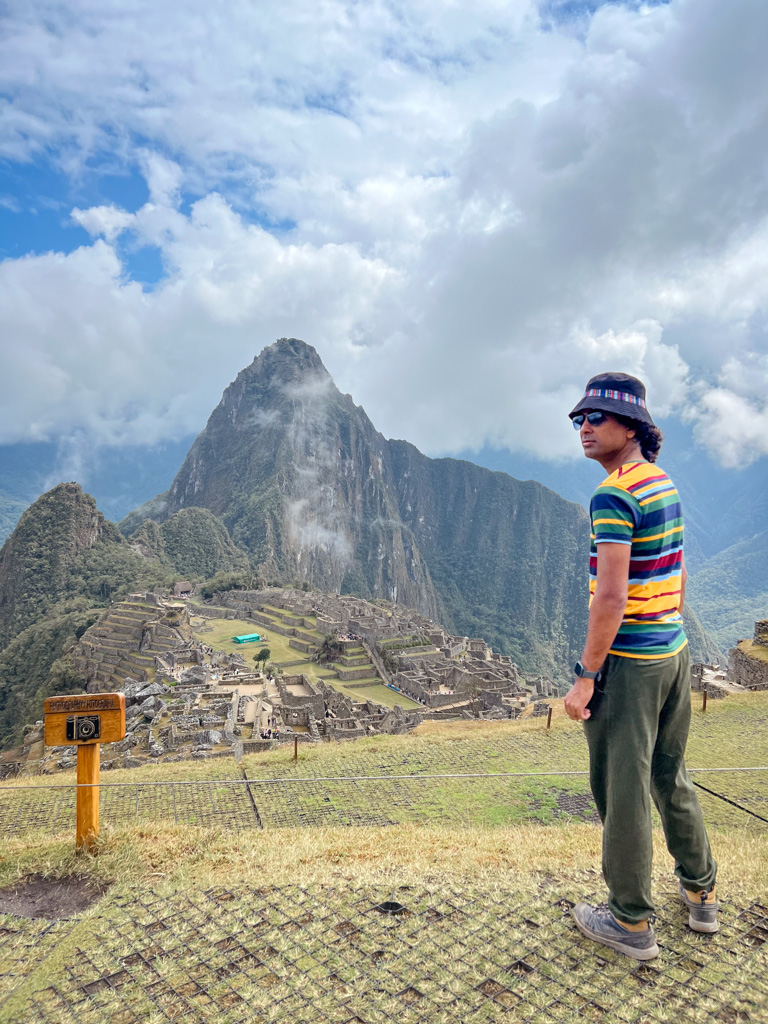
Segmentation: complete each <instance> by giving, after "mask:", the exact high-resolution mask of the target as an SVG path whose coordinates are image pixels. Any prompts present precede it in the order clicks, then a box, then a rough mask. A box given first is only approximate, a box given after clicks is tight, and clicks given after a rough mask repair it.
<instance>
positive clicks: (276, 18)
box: [0, 0, 768, 462]
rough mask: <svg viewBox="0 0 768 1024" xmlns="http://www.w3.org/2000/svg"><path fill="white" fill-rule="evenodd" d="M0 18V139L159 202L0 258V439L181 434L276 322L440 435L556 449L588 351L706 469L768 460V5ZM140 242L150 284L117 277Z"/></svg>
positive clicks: (416, 430) (142, 6) (372, 409)
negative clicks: (82, 239) (116, 172)
mask: <svg viewBox="0 0 768 1024" xmlns="http://www.w3.org/2000/svg"><path fill="white" fill-rule="evenodd" d="M552 7H553V5H551V4H550V5H548V8H552ZM554 9H555V10H557V6H556V5H554ZM7 13H8V17H7V18H6V24H7V26H8V29H7V32H6V34H5V36H4V38H3V40H0V91H1V92H3V93H4V94H5V95H6V96H7V97H8V99H7V100H6V101H5V107H4V115H5V116H4V118H3V122H4V124H5V126H6V127H5V129H3V132H2V133H0V154H4V155H5V156H6V157H7V158H9V159H11V160H14V159H16V160H21V159H40V158H41V154H43V153H48V154H53V156H52V158H54V157H55V158H56V159H58V160H59V162H60V165H61V166H65V167H66V168H67V169H68V170H69V172H70V173H71V174H72V175H73V176H74V177H77V176H78V175H80V174H81V173H82V172H83V168H84V166H85V164H86V161H90V163H91V165H93V163H94V162H98V160H99V159H105V158H108V159H109V161H110V163H111V165H116V166H118V167H119V166H127V167H133V168H135V167H138V168H139V169H140V170H141V172H142V174H143V175H144V177H145V179H146V181H147V186H148V190H149V193H150V198H149V201H148V202H147V203H146V204H145V205H144V206H143V207H142V208H141V209H139V210H123V209H120V208H119V207H117V206H115V205H104V204H103V202H101V201H99V202H94V204H93V206H91V207H90V208H77V209H75V210H74V211H73V212H72V216H73V218H74V219H75V220H76V222H77V223H79V224H80V225H81V226H82V227H84V228H85V229H86V230H87V231H89V232H90V233H91V235H92V236H93V238H94V241H93V243H92V244H91V245H89V246H85V247H83V248H82V249H79V250H77V252H74V253H71V254H70V255H68V256H56V255H52V254H49V255H48V256H45V257H34V258H32V257H27V258H25V259H21V260H16V261H12V260H6V261H5V262H4V263H2V264H0V300H2V305H1V306H0V308H2V309H3V313H1V314H0V328H2V330H3V334H4V336H6V337H9V338H13V339H14V345H13V346H12V348H13V351H8V352H7V353H6V354H5V355H4V357H3V358H4V360H5V363H4V367H3V369H4V380H6V381H11V382H12V384H11V386H10V387H9V391H10V392H12V394H11V395H10V398H9V401H8V403H7V405H6V407H5V408H4V409H3V410H0V440H11V439H15V438H22V437H38V436H40V437H42V436H52V435H57V434H61V433H67V432H72V431H78V430H80V431H86V432H90V433H91V434H92V435H93V436H94V437H96V438H100V439H109V440H121V439H123V440H124V439H128V438H133V439H135V440H146V441H154V440H157V439H159V438H161V437H163V436H169V435H174V434H176V435H178V434H180V433H182V432H184V431H188V430H194V429H196V428H199V427H200V426H201V425H202V423H203V422H204V420H205V417H206V415H207V413H208V412H209V410H210V408H211V407H212V405H213V404H214V403H215V402H216V401H217V400H218V397H219V393H220V391H221V389H222V388H223V386H224V385H225V384H226V383H227V382H228V381H229V380H231V379H232V378H233V377H234V376H235V374H236V373H237V371H238V370H239V369H240V368H241V367H242V366H243V365H245V364H246V363H248V362H250V360H251V358H252V356H253V354H254V352H255V351H258V350H259V349H260V348H261V347H262V345H263V344H266V343H269V342H271V341H272V340H274V338H276V337H279V336H286V335H287V336H298V337H303V338H304V339H305V340H306V341H308V342H310V343H312V344H314V345H315V346H316V347H317V348H318V350H319V351H320V354H321V356H322V357H323V359H324V360H325V361H326V363H327V365H328V368H329V370H330V371H331V372H332V373H333V375H334V377H335V379H336V380H337V383H338V384H339V386H340V387H341V388H342V390H345V391H350V392H351V393H352V394H353V396H354V398H355V400H356V401H357V402H362V403H363V404H364V405H365V407H366V409H367V411H368V412H369V413H370V415H371V417H372V419H373V420H374V422H375V423H376V425H377V426H378V427H379V428H380V429H381V430H382V431H383V432H385V433H387V434H389V435H398V436H405V437H407V438H408V439H409V440H412V441H413V442H414V443H416V444H418V445H419V446H420V447H422V448H423V449H425V450H427V451H430V452H432V453H443V452H450V451H454V450H457V449H463V448H467V447H474V446H479V445H481V444H482V443H483V442H485V441H490V442H491V443H494V444H500V445H507V446H509V447H511V448H519V449H523V450H527V451H531V452H534V453H537V454H541V455H548V454H549V455H558V454H562V453H566V452H572V451H573V444H572V440H573V439H572V432H571V431H570V428H569V426H568V422H567V419H566V413H567V411H568V409H569V408H570V407H571V404H572V403H573V402H575V401H576V399H577V398H578V397H579V395H580V393H581V389H582V388H583V385H584V383H585V382H586V380H587V378H588V377H590V376H591V375H593V374H594V373H598V372H601V371H604V370H606V369H622V370H625V371H628V372H635V373H637V374H639V375H640V376H642V377H643V378H644V379H645V380H646V383H647V385H648V393H649V402H650V405H651V409H652V411H653V412H654V413H655V415H657V416H659V415H665V414H672V415H687V416H689V417H693V418H697V417H698V418H699V422H698V427H697V432H698V433H697V436H698V438H699V440H700V441H701V443H703V444H706V445H707V446H708V447H710V448H711V449H712V450H713V451H715V452H716V453H718V454H719V455H720V457H721V458H722V459H723V460H725V461H731V462H733V461H734V459H735V458H736V455H735V454H734V453H735V452H736V451H737V450H738V451H739V452H740V453H741V454H740V455H739V456H738V461H741V462H744V461H748V460H749V459H750V458H753V457H756V456H758V455H760V454H762V453H764V452H765V443H764V442H763V441H762V440H761V434H760V430H761V425H762V424H763V420H762V419H761V417H763V416H764V406H763V404H762V403H763V401H764V399H763V397H762V395H761V393H760V392H759V390H758V388H757V386H756V385H755V381H756V380H762V379H763V378H761V377H760V375H759V374H758V373H756V367H758V368H762V367H763V365H764V364H763V363H762V362H760V360H761V359H765V358H766V352H767V351H768V342H767V341H766V323H768V319H767V318H766V317H767V313H768V283H767V282H768V265H766V264H767V262H768V257H766V253H768V188H767V187H766V185H765V180H764V175H763V173H762V168H764V166H765V164H766V160H768V137H766V133H765V131H764V124H765V119H766V115H768V68H766V64H765V60H764V55H763V53H762V48H761V46H760V43H759V41H760V40H761V39H763V38H765V35H766V33H768V5H765V4H764V3H763V0H730V2H729V3H728V4H723V3H722V2H721V0H672V2H671V3H670V4H661V5H653V6H644V5H639V4H636V3H626V4H621V3H612V4H607V5H604V6H602V7H600V8H599V10H598V11H597V12H596V13H595V14H594V15H593V16H591V17H590V16H588V15H584V17H583V18H581V19H580V20H579V22H578V24H577V25H575V26H573V25H570V24H568V25H558V24H557V23H555V24H551V23H549V21H547V19H544V20H542V18H541V17H540V15H539V7H538V5H537V4H536V3H535V2H534V0H517V2H500V0H499V2H497V0H478V2H477V3H473V4H472V5H469V4H466V3H460V2H449V0H421V2H420V3H418V4H412V3H406V2H405V0H372V2H371V3H366V4H356V3H352V2H346V0H328V2H326V3H323V4H317V3H313V2H310V0H286V2H281V3H277V2H271V3H267V4H266V5H264V4H262V5H258V7H257V6H254V5H247V4H235V5H230V6H229V7H228V8H227V15H226V17H222V15H221V12H220V11H218V9H217V8H216V7H215V6H211V5H210V4H205V3H203V2H202V0H192V2H191V3H186V4H185V5H184V7H183V9H182V8H180V7H179V6H178V5H177V4H176V3H174V2H171V3H168V4H163V5H157V4H150V3H149V2H148V0H126V2H125V3H123V4H121V5H120V6H119V9H118V8H116V7H115V6H114V5H106V4H104V3H102V2H99V0H83V2H79V3H77V4H74V5H67V6H66V7H64V6H61V7H59V6H56V5H55V4H53V5H48V6H46V9H45V17H43V14H42V11H41V10H38V8H37V7H36V6H35V5H33V6H32V7H29V6H28V5H22V4H21V3H20V0H15V2H13V3H11V4H10V6H9V9H8V12H7ZM545 21H546V22H547V23H546V24H545V23H544V22H545ZM189 193H193V194H196V195H198V196H199V197H200V198H199V200H198V201H197V202H196V203H195V204H194V205H193V206H192V208H191V209H188V207H187V206H186V205H184V204H183V202H182V197H183V196H184V195H188V194H189ZM83 205H84V204H82V203H81V204H80V207H83ZM271 225H277V226H271ZM143 245H149V246H156V247H158V249H159V251H160V254H161V257H162V265H163V267H164V268H165V270H166V275H167V276H166V277H165V278H163V280H162V281H161V282H160V283H159V284H158V285H157V286H156V287H155V288H154V289H153V290H151V291H148V290H147V291H145V290H142V289H141V288H140V287H139V286H138V285H136V284H135V283H133V282H132V281H131V280H130V279H129V275H128V273H127V269H126V266H125V265H123V263H122V262H121V253H122V252H124V251H133V250H134V249H136V248H137V247H140V246H143ZM760 372H762V369H761V370H760ZM760 386H762V384H761V385H760ZM726 421H728V423H729V424H730V425H728V426H725V425H724V424H726ZM715 428H717V429H715ZM718 431H719V433H718ZM731 434H732V435H733V441H732V442H731V441H728V440H727V438H728V437H730V436H731Z"/></svg>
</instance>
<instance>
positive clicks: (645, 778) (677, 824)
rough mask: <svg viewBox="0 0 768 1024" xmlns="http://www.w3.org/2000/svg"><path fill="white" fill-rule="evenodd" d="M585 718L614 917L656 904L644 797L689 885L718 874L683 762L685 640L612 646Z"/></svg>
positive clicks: (646, 913)
mask: <svg viewBox="0 0 768 1024" xmlns="http://www.w3.org/2000/svg"><path fill="white" fill-rule="evenodd" d="M590 707H591V709H592V717H591V718H588V719H587V720H586V721H585V722H584V730H585V732H586V736H587V744H588V746H589V766H590V767H589V774H590V783H591V786H592V795H593V796H594V798H595V803H596V804H597V809H598V811H599V813H600V819H601V821H602V823H603V875H604V877H605V881H606V884H607V885H608V890H609V894H610V895H609V900H608V905H609V907H610V908H611V911H612V912H613V914H614V916H615V917H616V918H617V919H618V920H619V921H624V922H625V923H628V924H637V923H639V922H641V921H644V920H646V919H647V918H649V917H651V916H652V915H653V913H654V906H653V900H652V898H651V865H652V859H653V844H652V840H651V798H653V802H654V803H655V805H656V808H657V810H658V812H659V814H660V815H661V821H662V824H663V826H664V835H665V837H666V840H667V849H668V850H669V852H670V853H671V854H672V856H673V857H674V860H675V873H676V874H677V876H678V878H679V879H680V880H681V881H682V883H683V885H684V886H685V888H686V889H689V890H694V891H698V890H699V889H709V888H711V887H712V886H713V885H714V884H715V876H716V873H717V865H716V864H715V862H714V860H713V859H712V854H711V851H710V848H709V841H708V839H707V832H706V829H705V827H704V820H703V818H702V815H701V808H700V807H699V801H698V798H697V796H696V790H695V789H694V787H693V783H692V782H691V780H690V778H689V777H688V772H687V771H686V769H685V759H684V755H685V744H686V741H687V739H688V728H689V726H690V721H691V683H690V671H689V655H688V648H687V647H686V648H684V650H682V651H681V652H680V653H679V654H676V655H675V656H674V657H673V658H665V659H662V660H658V661H645V660H643V659H639V658H622V657H617V656H616V655H613V654H609V655H608V658H607V659H606V662H605V665H604V666H603V678H602V680H601V682H600V683H599V684H598V688H597V689H596V691H595V696H594V697H593V700H592V702H591V704H590Z"/></svg>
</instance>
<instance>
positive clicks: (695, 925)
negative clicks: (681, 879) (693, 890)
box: [678, 886, 720, 935]
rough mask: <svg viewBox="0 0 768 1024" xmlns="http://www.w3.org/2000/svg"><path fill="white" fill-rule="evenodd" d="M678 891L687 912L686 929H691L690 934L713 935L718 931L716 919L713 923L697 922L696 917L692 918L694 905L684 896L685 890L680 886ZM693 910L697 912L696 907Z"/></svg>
mask: <svg viewBox="0 0 768 1024" xmlns="http://www.w3.org/2000/svg"><path fill="white" fill-rule="evenodd" d="M678 891H679V893H680V899H681V900H682V901H683V906H684V907H686V909H687V910H688V912H689V913H688V927H689V928H690V929H691V931H692V932H701V933H702V934H704V935H714V934H715V932H719V931H720V925H719V923H718V921H717V918H715V920H714V921H697V920H696V917H695V916H694V907H695V905H691V901H690V900H689V899H688V897H687V896H686V894H685V890H684V889H683V888H682V886H680V888H679V890H678ZM695 909H696V910H698V907H695ZM715 914H717V910H715Z"/></svg>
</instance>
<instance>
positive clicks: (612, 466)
mask: <svg viewBox="0 0 768 1024" xmlns="http://www.w3.org/2000/svg"><path fill="white" fill-rule="evenodd" d="M598 461H599V462H600V465H601V466H602V467H603V469H604V470H605V472H606V473H607V474H608V476H610V475H611V473H615V472H616V470H617V469H620V468H621V467H622V466H625V465H626V464H627V463H628V462H645V461H646V460H645V459H644V458H643V453H642V451H641V450H640V445H639V444H638V443H637V442H636V441H628V442H627V443H626V444H625V445H624V447H623V448H622V449H621V451H619V452H614V453H613V454H611V455H610V456H606V457H605V458H604V459H599V460H598Z"/></svg>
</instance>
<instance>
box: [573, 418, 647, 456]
mask: <svg viewBox="0 0 768 1024" xmlns="http://www.w3.org/2000/svg"><path fill="white" fill-rule="evenodd" d="M593 411H595V410H592V409H582V410H581V412H583V413H584V422H583V423H582V425H581V428H580V429H579V438H580V440H581V447H582V449H583V451H584V454H585V455H586V457H587V458H588V459H596V460H597V461H598V462H600V461H603V460H610V459H612V458H613V457H614V456H616V455H618V454H619V452H620V451H622V449H623V448H624V447H625V445H626V444H627V441H631V440H632V438H633V437H634V436H635V431H634V430H631V429H630V428H629V427H625V426H624V425H623V424H622V423H619V421H618V420H617V419H615V418H614V417H613V416H611V414H610V413H604V415H605V419H604V420H603V422H602V423H600V424H598V425H597V426H593V425H592V424H591V423H590V422H589V420H588V419H587V414H588V413H590V412H593Z"/></svg>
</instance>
